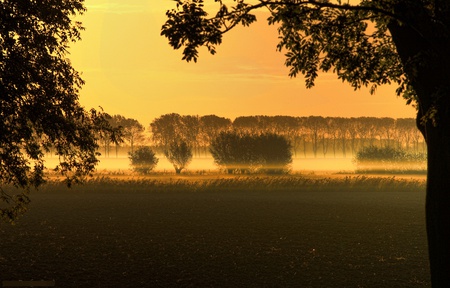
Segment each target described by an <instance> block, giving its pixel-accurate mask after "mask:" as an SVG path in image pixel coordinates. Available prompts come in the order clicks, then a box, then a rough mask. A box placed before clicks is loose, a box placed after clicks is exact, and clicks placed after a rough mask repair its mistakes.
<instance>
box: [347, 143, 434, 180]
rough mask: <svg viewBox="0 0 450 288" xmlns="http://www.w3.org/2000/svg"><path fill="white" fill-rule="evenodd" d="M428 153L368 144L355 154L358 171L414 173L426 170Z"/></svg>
mask: <svg viewBox="0 0 450 288" xmlns="http://www.w3.org/2000/svg"><path fill="white" fill-rule="evenodd" d="M426 160H427V155H426V154H425V153H409V152H406V151H403V150H401V149H396V148H392V147H376V146H368V147H364V148H362V149H361V150H360V151H358V153H357V154H356V156H355V160H354V162H355V164H356V171H357V172H358V173H386V172H388V173H399V174H402V173H408V174H410V173H414V174H419V173H420V174H422V173H424V172H425V171H426Z"/></svg>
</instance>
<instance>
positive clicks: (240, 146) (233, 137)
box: [210, 132, 292, 174]
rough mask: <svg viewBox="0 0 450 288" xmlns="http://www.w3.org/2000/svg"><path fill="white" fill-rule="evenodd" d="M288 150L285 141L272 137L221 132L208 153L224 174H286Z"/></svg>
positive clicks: (280, 137) (286, 141)
mask: <svg viewBox="0 0 450 288" xmlns="http://www.w3.org/2000/svg"><path fill="white" fill-rule="evenodd" d="M291 148H292V147H291V145H290V143H289V141H288V140H286V138H284V137H282V136H280V135H276V134H270V133H267V134H260V135H252V134H246V133H242V134H241V133H236V132H221V133H220V134H219V135H218V136H217V137H216V138H215V139H214V140H213V141H212V143H211V146H210V152H211V155H212V156H213V158H214V162H215V163H216V164H217V165H219V166H221V167H223V168H225V169H226V170H227V171H228V173H233V172H238V173H251V172H265V173H270V174H275V173H276V174H280V173H285V172H288V171H289V164H291V163H292V151H291Z"/></svg>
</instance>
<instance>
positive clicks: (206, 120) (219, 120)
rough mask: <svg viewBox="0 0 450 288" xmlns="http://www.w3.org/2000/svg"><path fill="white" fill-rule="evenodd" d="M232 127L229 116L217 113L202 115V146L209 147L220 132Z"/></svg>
mask: <svg viewBox="0 0 450 288" xmlns="http://www.w3.org/2000/svg"><path fill="white" fill-rule="evenodd" d="M230 128H231V120H230V119H228V118H224V117H219V116H216V115H206V116H202V117H200V131H201V132H200V134H201V135H200V138H201V139H202V146H204V147H206V148H207V147H208V146H209V144H210V143H211V141H212V140H213V139H214V138H216V137H217V135H218V134H219V133H220V132H222V131H227V130H229V129H230Z"/></svg>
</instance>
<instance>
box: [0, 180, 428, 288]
mask: <svg viewBox="0 0 450 288" xmlns="http://www.w3.org/2000/svg"><path fill="white" fill-rule="evenodd" d="M333 181H335V182H333ZM163 182H164V183H163ZM423 207H424V193H423V183H420V182H408V181H406V180H395V179H388V180H379V179H378V180H377V179H374V180H371V179H368V178H367V179H366V178H357V179H356V180H355V179H339V180H330V179H315V180H307V179H303V178H302V179H300V178H298V179H288V178H276V179H272V178H252V179H245V178H242V179H221V180H201V179H200V180H198V179H197V180H192V181H189V180H165V181H159V180H148V181H144V180H135V181H110V180H105V179H100V180H97V181H92V182H91V183H90V184H88V185H86V186H84V187H76V188H75V189H72V190H70V191H69V190H67V189H65V188H63V187H62V186H61V185H60V184H52V185H49V186H48V187H46V188H45V189H43V190H42V191H39V192H36V193H33V194H32V205H31V206H30V211H29V212H28V213H27V214H26V215H25V216H24V217H23V218H22V219H21V220H20V221H19V223H17V224H16V225H15V226H9V225H6V224H1V226H0V240H1V241H0V281H5V280H27V281H29V280H55V282H56V287H302V288H303V287H429V286H430V285H429V278H428V262H427V252H426V238H425V227H424V225H425V224H424V216H423V214H424V211H423Z"/></svg>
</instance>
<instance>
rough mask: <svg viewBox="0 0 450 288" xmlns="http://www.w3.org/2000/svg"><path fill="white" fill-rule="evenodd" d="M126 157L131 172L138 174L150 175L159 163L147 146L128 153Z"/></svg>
mask: <svg viewBox="0 0 450 288" xmlns="http://www.w3.org/2000/svg"><path fill="white" fill-rule="evenodd" d="M128 155H129V157H128V158H129V159H130V162H131V167H132V169H133V171H135V172H137V173H139V174H148V173H150V172H151V171H152V170H153V169H154V168H155V167H156V165H157V164H158V161H159V159H158V158H157V157H156V154H155V152H153V150H152V148H150V147H148V146H142V147H139V148H137V149H135V150H134V151H133V152H129V153H128Z"/></svg>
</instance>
